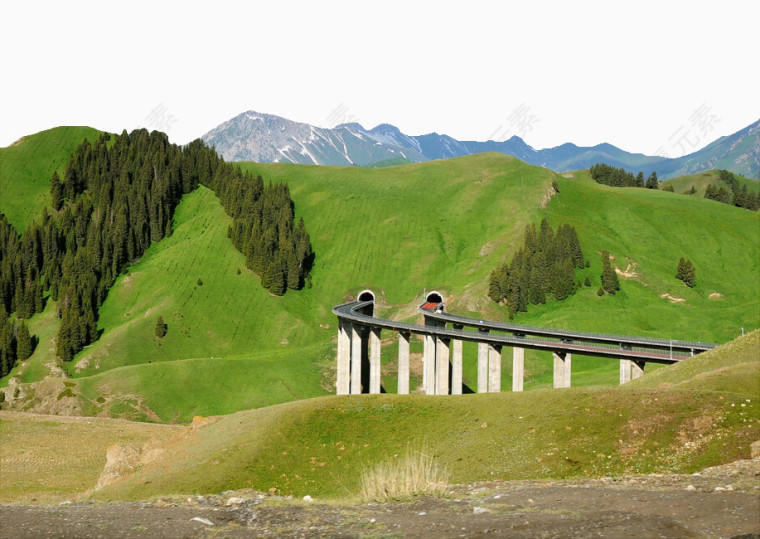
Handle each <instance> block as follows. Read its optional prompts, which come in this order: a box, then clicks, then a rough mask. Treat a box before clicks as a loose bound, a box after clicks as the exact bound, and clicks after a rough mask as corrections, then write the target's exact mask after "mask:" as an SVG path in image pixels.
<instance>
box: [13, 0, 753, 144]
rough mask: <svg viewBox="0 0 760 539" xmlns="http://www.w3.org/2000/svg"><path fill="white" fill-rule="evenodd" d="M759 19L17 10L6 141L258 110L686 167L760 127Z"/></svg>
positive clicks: (350, 10) (730, 12) (703, 14)
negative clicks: (596, 148)
mask: <svg viewBox="0 0 760 539" xmlns="http://www.w3.org/2000/svg"><path fill="white" fill-rule="evenodd" d="M758 21H760V2H758V1H757V0H747V1H730V0H727V1H726V0H724V1H721V2H710V3H708V2H705V3H704V4H702V3H699V2H682V1H667V0H658V1H643V2H625V3H623V2H615V1H599V2H581V1H557V2H549V1H535V2H525V1H522V2H479V1H474V0H469V1H468V2H414V1H412V0H406V1H395V0H392V1H387V0H386V1H383V2H371V3H370V2H356V1H354V2H337V1H329V0H328V1H320V2H314V1H308V2H298V1H285V2H275V1H267V2H225V1H221V0H215V1H207V2H203V3H191V2H177V3H172V2H163V1H157V0H153V1H148V2H145V1H130V2H102V1H97V2H60V1H55V2H34V1H24V2H3V3H2V5H1V6H0V54H1V56H0V59H1V61H0V66H2V67H1V68H0V69H1V71H0V72H1V73H2V74H3V76H2V79H0V146H7V145H9V144H11V143H12V142H13V141H15V140H16V139H18V138H19V137H21V136H23V135H27V134H31V133H35V132H38V131H41V130H44V129H48V128H50V127H54V126H58V125H90V126H92V127H96V128H99V129H104V130H109V131H117V132H120V131H121V130H122V129H125V128H126V129H127V130H131V129H134V128H136V127H141V126H145V127H149V128H159V127H162V126H163V127H164V129H163V130H164V131H166V132H167V133H168V134H169V137H170V138H171V140H172V141H173V142H177V143H186V142H188V141H190V140H192V139H194V138H197V137H200V136H202V135H203V134H204V133H206V132H207V131H209V130H210V129H212V128H214V127H216V126H217V125H218V124H220V123H222V122H224V121H226V120H228V119H230V118H231V117H233V116H235V115H237V114H239V113H240V112H243V111H246V110H256V111H259V112H268V113H272V114H277V115H280V116H284V117H286V118H289V119H291V120H296V121H302V122H307V123H311V124H314V125H317V126H322V127H332V126H333V125H335V124H336V123H339V122H340V121H358V122H360V123H362V124H363V125H364V126H365V127H367V128H371V127H374V126H375V125H377V124H378V123H391V124H394V125H396V126H397V127H399V128H400V129H401V130H402V131H404V132H405V133H407V134H410V135H420V134H425V133H429V132H431V131H437V132H438V133H445V134H448V135H451V136H452V137H455V138H457V139H460V140H486V139H488V138H493V139H496V140H502V139H505V138H508V137H509V136H511V135H513V134H517V135H520V136H522V137H523V138H524V139H525V140H526V142H527V143H528V144H530V145H531V146H533V147H535V148H544V147H551V146H556V145H558V144H561V143H564V142H574V143H576V144H578V145H584V146H585V145H594V144H597V143H599V142H610V143H612V144H615V145H616V146H619V147H621V148H623V149H625V150H628V151H633V152H642V153H647V154H653V153H659V154H667V155H670V156H676V155H681V154H683V153H690V152H691V151H695V150H696V149H698V148H700V147H702V146H704V145H705V144H706V143H707V142H709V141H712V140H714V139H715V138H718V137H719V136H722V135H728V134H731V133H733V132H735V131H737V130H739V129H741V128H743V127H745V126H747V125H748V124H750V123H752V122H754V121H755V120H757V119H758V118H760V99H758V95H760V92H758V87H759V86H760V84H758V83H760V80H759V78H760V76H759V75H758V73H759V72H758V48H759V47H758V42H760V38H758V33H760V30H758V28H760V26H759V25H758ZM154 111H155V113H154V114H153V115H152V116H151V113H152V112H154ZM695 111H700V112H702V113H704V114H694V113H695Z"/></svg>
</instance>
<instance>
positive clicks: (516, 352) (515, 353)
mask: <svg viewBox="0 0 760 539" xmlns="http://www.w3.org/2000/svg"><path fill="white" fill-rule="evenodd" d="M524 379H525V348H518V347H514V348H512V391H522V390H523V380H524Z"/></svg>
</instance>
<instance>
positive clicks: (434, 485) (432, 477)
mask: <svg viewBox="0 0 760 539" xmlns="http://www.w3.org/2000/svg"><path fill="white" fill-rule="evenodd" d="M448 481H449V473H448V472H447V471H446V470H444V469H443V468H442V467H440V466H439V465H438V462H437V461H435V459H433V457H432V455H430V454H428V452H427V451H426V450H425V449H423V450H421V451H413V450H412V449H410V448H407V450H406V453H405V454H404V456H403V457H401V456H399V457H396V458H395V459H394V460H390V461H385V462H381V463H379V464H376V465H374V466H372V467H369V468H365V469H364V470H363V471H362V497H363V498H365V499H368V500H377V501H387V500H398V499H404V498H410V497H412V496H420V495H428V496H442V495H443V494H444V493H445V492H446V486H447V485H448Z"/></svg>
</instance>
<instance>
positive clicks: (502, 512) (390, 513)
mask: <svg viewBox="0 0 760 539" xmlns="http://www.w3.org/2000/svg"><path fill="white" fill-rule="evenodd" d="M484 535H489V536H495V537H589V536H595V537H637V538H639V537H742V538H759V539H760V458H755V459H753V460H745V461H737V462H734V463H732V464H728V465H725V466H719V467H715V468H708V469H706V470H704V471H702V472H701V473H699V474H694V475H649V476H632V477H627V478H620V479H612V478H603V479H599V480H585V481H553V482H537V481H510V482H495V483H478V484H473V485H459V486H454V487H451V488H450V489H449V491H448V494H447V496H445V497H443V498H419V499H415V500H412V501H409V502H393V503H382V504H380V503H360V502H356V503H352V502H345V503H338V502H320V500H314V501H309V500H292V499H288V498H282V497H279V496H270V495H268V494H265V493H260V492H255V491H236V492H225V493H222V494H218V495H213V496H194V497H191V498H182V499H157V500H153V501H151V502H139V503H138V502H118V503H117V502H114V503H93V502H79V503H69V502H64V503H62V504H58V505H53V506H44V505H43V506H17V505H3V506H0V538H26V537H29V538H32V537H34V538H38V537H64V538H68V537H77V538H79V537H83V538H98V537H102V538H116V537H146V538H147V537H151V538H153V537H167V538H175V537H176V538H179V537H182V538H191V537H201V538H205V537H213V538H224V537H230V538H238V537H436V538H438V537H479V536H484Z"/></svg>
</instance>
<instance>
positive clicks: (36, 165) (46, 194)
mask: <svg viewBox="0 0 760 539" xmlns="http://www.w3.org/2000/svg"><path fill="white" fill-rule="evenodd" d="M100 134H101V131H98V130H97V129H93V128H91V127H55V128H53V129H48V130H47V131H41V132H39V133H36V134H34V135H29V136H28V137H24V138H22V139H20V140H18V141H16V142H15V143H13V144H12V145H11V146H8V147H7V148H0V213H4V214H5V215H6V217H8V221H10V222H11V223H12V224H13V225H14V226H15V227H16V228H17V229H18V230H19V232H23V231H24V230H25V229H26V227H27V225H28V224H29V223H31V222H32V221H33V220H34V218H35V217H36V216H37V215H38V213H39V212H41V211H42V208H43V207H44V206H49V205H50V177H51V176H52V175H53V172H55V171H58V174H59V175H60V176H61V178H63V169H64V167H65V166H66V161H67V160H68V158H69V154H70V153H71V152H73V151H74V149H75V148H76V147H77V146H78V145H79V144H81V143H82V141H83V140H85V139H88V140H94V139H96V138H97V137H99V136H100Z"/></svg>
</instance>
